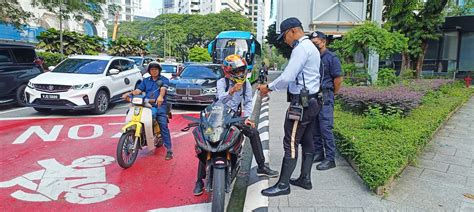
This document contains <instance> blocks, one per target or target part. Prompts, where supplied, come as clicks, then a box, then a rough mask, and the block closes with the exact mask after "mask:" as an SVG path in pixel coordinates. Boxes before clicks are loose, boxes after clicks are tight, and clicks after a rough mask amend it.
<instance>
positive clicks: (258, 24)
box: [245, 0, 272, 42]
mask: <svg viewBox="0 0 474 212" xmlns="http://www.w3.org/2000/svg"><path fill="white" fill-rule="evenodd" d="M245 5H246V6H247V7H248V13H246V15H247V17H248V18H249V19H250V20H251V21H252V23H253V26H254V28H255V29H256V31H257V40H258V41H259V42H261V41H263V37H265V36H266V35H267V29H268V26H270V24H272V23H270V11H271V0H246V2H245Z"/></svg>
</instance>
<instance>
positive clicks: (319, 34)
mask: <svg viewBox="0 0 474 212" xmlns="http://www.w3.org/2000/svg"><path fill="white" fill-rule="evenodd" d="M313 38H320V39H324V40H326V39H327V36H326V34H324V33H323V32H321V31H315V32H313V33H311V34H310V36H309V39H313Z"/></svg>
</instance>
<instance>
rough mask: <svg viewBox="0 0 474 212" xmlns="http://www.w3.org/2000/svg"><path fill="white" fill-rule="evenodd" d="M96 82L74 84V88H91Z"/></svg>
mask: <svg viewBox="0 0 474 212" xmlns="http://www.w3.org/2000/svg"><path fill="white" fill-rule="evenodd" d="M93 85H94V83H87V84H82V85H73V86H72V89H74V90H83V89H90V88H92V86H93Z"/></svg>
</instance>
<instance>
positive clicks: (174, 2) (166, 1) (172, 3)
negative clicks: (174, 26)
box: [163, 0, 178, 13]
mask: <svg viewBox="0 0 474 212" xmlns="http://www.w3.org/2000/svg"><path fill="white" fill-rule="evenodd" d="M177 12H178V0H163V13H177Z"/></svg>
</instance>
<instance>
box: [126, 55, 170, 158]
mask: <svg viewBox="0 0 474 212" xmlns="http://www.w3.org/2000/svg"><path fill="white" fill-rule="evenodd" d="M161 70H162V68H161V65H160V64H159V63H157V62H151V63H150V64H148V68H147V72H148V74H150V75H151V76H150V77H148V78H145V79H143V81H142V82H141V83H140V85H139V86H138V88H137V89H135V90H134V91H131V92H128V93H125V94H123V96H122V98H123V99H125V100H127V101H129V100H130V95H141V94H142V92H145V98H147V99H152V101H151V102H152V103H153V102H155V103H156V104H153V108H152V114H153V118H155V119H156V120H157V122H158V125H159V126H160V133H161V137H162V138H163V143H164V146H165V147H166V149H167V151H166V157H165V160H171V159H172V158H173V151H172V150H171V147H172V145H171V136H170V130H169V128H168V117H167V115H168V110H167V102H166V98H165V97H166V90H167V88H168V85H169V80H168V78H166V77H164V76H161ZM158 80H161V81H162V82H163V87H161V88H158V86H157V85H156V82H157V81H158ZM153 100H154V101H153Z"/></svg>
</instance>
